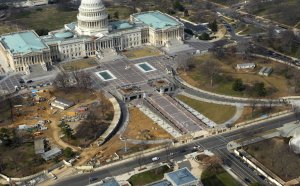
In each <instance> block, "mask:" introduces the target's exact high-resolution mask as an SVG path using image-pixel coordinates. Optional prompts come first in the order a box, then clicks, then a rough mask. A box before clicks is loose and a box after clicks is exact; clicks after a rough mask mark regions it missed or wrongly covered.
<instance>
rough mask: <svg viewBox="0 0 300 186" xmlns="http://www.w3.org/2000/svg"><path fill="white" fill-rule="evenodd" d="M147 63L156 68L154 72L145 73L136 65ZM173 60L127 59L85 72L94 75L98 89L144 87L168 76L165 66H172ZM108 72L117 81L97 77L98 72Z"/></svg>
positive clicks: (159, 58) (158, 58) (154, 58)
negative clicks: (133, 85) (154, 80)
mask: <svg viewBox="0 0 300 186" xmlns="http://www.w3.org/2000/svg"><path fill="white" fill-rule="evenodd" d="M143 62H147V63H149V64H150V65H151V66H152V67H154V68H155V70H153V71H149V72H143V71H142V70H141V69H140V68H138V67H137V66H136V64H139V63H143ZM171 62H172V60H167V61H166V59H164V57H163V56H157V57H147V58H141V59H136V60H128V59H126V58H123V59H119V60H115V61H111V62H107V63H102V64H101V65H100V66H101V67H100V68H90V69H86V70H85V71H86V72H88V73H90V74H93V76H92V77H93V83H94V87H95V88H97V89H102V88H103V89H106V90H115V89H116V87H119V86H124V85H130V84H135V85H144V84H147V82H148V80H149V79H155V78H161V77H164V76H166V75H167V73H166V70H165V65H167V64H170V63H171ZM105 70H108V71H109V72H110V73H111V74H112V75H113V76H115V77H116V78H115V79H112V80H109V81H103V80H101V78H100V77H99V76H98V75H96V72H100V71H105Z"/></svg>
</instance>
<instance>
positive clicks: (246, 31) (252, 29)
mask: <svg viewBox="0 0 300 186" xmlns="http://www.w3.org/2000/svg"><path fill="white" fill-rule="evenodd" d="M262 32H264V30H263V29H261V28H258V27H256V26H254V25H247V26H246V27H245V29H243V30H242V32H240V34H241V35H251V34H258V33H262Z"/></svg>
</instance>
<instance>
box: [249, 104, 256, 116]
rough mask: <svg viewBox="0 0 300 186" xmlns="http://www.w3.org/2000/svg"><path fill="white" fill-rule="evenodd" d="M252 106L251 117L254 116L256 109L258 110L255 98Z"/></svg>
mask: <svg viewBox="0 0 300 186" xmlns="http://www.w3.org/2000/svg"><path fill="white" fill-rule="evenodd" d="M250 106H251V117H252V118H253V117H254V111H255V110H256V106H257V102H256V101H255V100H252V101H251V103H250Z"/></svg>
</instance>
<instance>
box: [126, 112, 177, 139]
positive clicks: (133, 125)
mask: <svg viewBox="0 0 300 186" xmlns="http://www.w3.org/2000/svg"><path fill="white" fill-rule="evenodd" d="M124 136H126V137H127V138H131V139H139V140H142V139H143V140H154V139H170V138H172V136H171V135H170V134H169V133H167V132H166V131H165V130H164V129H162V128H161V127H160V126H159V125H158V124H156V123H154V121H153V120H151V119H150V118H149V117H148V116H146V115H145V114H144V113H143V112H141V111H140V110H139V109H138V108H136V107H134V108H130V109H129V123H128V127H127V128H126V130H125V133H124Z"/></svg>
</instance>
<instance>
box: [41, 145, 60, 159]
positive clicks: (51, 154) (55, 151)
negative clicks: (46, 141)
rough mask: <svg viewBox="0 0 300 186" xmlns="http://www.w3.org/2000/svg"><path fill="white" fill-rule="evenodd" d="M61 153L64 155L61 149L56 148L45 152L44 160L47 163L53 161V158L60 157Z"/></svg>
mask: <svg viewBox="0 0 300 186" xmlns="http://www.w3.org/2000/svg"><path fill="white" fill-rule="evenodd" d="M61 153H62V151H61V149H59V148H57V147H55V148H53V149H51V150H49V151H47V152H45V153H44V154H42V158H43V159H45V160H46V161H47V160H49V159H52V158H54V157H56V156H58V155H60V154H61Z"/></svg>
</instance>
